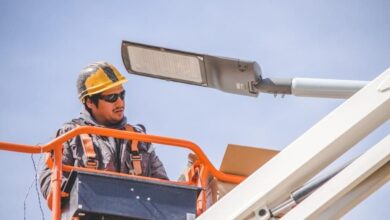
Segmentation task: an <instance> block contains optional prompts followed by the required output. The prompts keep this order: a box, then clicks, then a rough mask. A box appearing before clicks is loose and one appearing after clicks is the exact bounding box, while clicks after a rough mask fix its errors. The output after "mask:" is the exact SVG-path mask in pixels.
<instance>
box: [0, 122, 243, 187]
mask: <svg viewBox="0 0 390 220" xmlns="http://www.w3.org/2000/svg"><path fill="white" fill-rule="evenodd" d="M79 134H97V135H102V136H111V137H115V138H121V139H128V140H139V141H143V142H152V143H157V144H163V145H168V146H176V147H182V148H187V149H190V150H192V151H193V152H194V153H195V154H196V155H197V156H198V158H199V160H200V161H202V163H204V165H205V166H206V167H207V169H208V170H209V171H210V173H211V174H212V175H213V176H215V177H216V178H217V179H219V180H222V181H224V182H230V183H236V184H237V183H240V182H241V181H242V180H243V179H244V178H245V177H243V176H237V175H231V174H226V173H223V172H220V171H219V170H217V169H216V168H215V167H214V166H213V164H212V163H211V162H210V160H209V159H208V158H207V156H206V155H205V154H204V152H203V151H202V150H201V149H200V147H199V146H198V145H196V144H194V143H193V142H190V141H187V140H182V139H176V138H169V137H162V136H156V135H149V134H141V133H135V132H128V131H122V130H114V129H107V128H99V127H92V126H80V127H77V128H75V129H73V130H71V131H69V132H67V133H65V134H63V135H61V136H59V137H57V138H55V139H53V140H52V141H51V142H49V143H48V144H45V145H42V146H31V145H20V144H13V143H6V142H0V149H2V150H10V151H16V152H24V153H41V152H49V151H50V150H54V148H55V146H61V145H62V143H64V142H65V141H67V140H69V139H71V138H73V137H75V136H77V135H79Z"/></svg>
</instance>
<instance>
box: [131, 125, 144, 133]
mask: <svg viewBox="0 0 390 220" xmlns="http://www.w3.org/2000/svg"><path fill="white" fill-rule="evenodd" d="M131 126H132V127H133V128H134V130H135V131H136V132H139V133H146V128H145V126H144V125H143V124H136V125H131Z"/></svg>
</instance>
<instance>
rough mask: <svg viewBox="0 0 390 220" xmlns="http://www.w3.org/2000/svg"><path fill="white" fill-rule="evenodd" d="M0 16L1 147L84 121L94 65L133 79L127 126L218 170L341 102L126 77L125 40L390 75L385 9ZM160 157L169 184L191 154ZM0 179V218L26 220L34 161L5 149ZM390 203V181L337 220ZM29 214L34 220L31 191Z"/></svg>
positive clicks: (224, 6) (309, 4) (292, 71)
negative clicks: (173, 143) (177, 145)
mask: <svg viewBox="0 0 390 220" xmlns="http://www.w3.org/2000/svg"><path fill="white" fill-rule="evenodd" d="M0 8H1V9H2V13H1V14H0V33H1V35H0V66H1V67H2V68H1V72H0V74H1V81H0V100H1V102H2V105H1V106H2V107H1V108H0V141H8V142H16V143H25V144H43V143H47V142H48V141H49V140H50V138H51V137H52V136H53V134H54V133H55V131H56V130H57V129H58V128H59V127H60V126H61V124H62V123H64V122H66V121H68V120H69V119H71V118H73V117H76V116H77V115H78V113H79V112H80V110H81V105H80V103H79V102H78V100H77V93H76V87H75V81H76V77H77V74H78V72H79V71H80V70H81V69H82V68H83V67H84V66H86V65H87V64H89V63H91V62H95V61H98V60H107V61H108V62H111V63H113V64H114V65H116V66H117V67H118V69H119V70H120V71H121V72H122V73H123V74H126V77H127V78H128V79H129V82H128V83H127V84H126V85H125V88H126V90H127V94H128V95H127V99H126V105H127V108H126V114H127V117H128V120H129V122H130V123H134V124H135V123H143V124H144V125H145V126H146V127H147V129H148V133H151V134H156V135H163V136H171V137H178V138H183V139H188V140H191V141H193V142H195V143H197V144H198V145H199V146H201V147H202V149H203V150H204V151H205V153H206V154H207V155H208V156H209V158H210V159H211V161H212V162H213V163H214V165H215V166H216V167H219V164H220V162H221V160H222V156H223V153H224V151H225V148H226V145H227V144H229V143H232V144H241V145H248V146H257V147H267V148H273V149H279V150H281V149H283V148H284V147H285V146H287V145H288V144H289V143H290V142H292V141H293V140H295V139H296V138H298V137H299V136H300V135H301V134H303V133H304V132H305V131H306V130H307V129H309V128H310V127H311V126H313V125H314V124H315V123H316V122H317V121H318V120H320V119H321V118H322V117H324V116H325V115H327V114H328V113H329V112H331V111H332V110H333V109H334V108H335V107H337V106H338V105H340V104H341V103H342V100H331V99H316V98H302V97H291V96H290V97H289V96H286V97H284V98H281V97H276V98H274V97H273V96H272V95H266V94H261V95H260V96H259V97H258V98H250V97H244V96H236V95H232V94H227V93H222V92H220V91H217V90H213V89H204V88H200V87H195V86H189V85H184V84H177V83H172V82H165V81H160V80H155V79H148V78H144V77H140V76H133V75H128V74H127V73H126V71H125V69H124V66H123V64H122V60H121V55H120V45H121V41H122V40H128V41H134V42H140V43H145V44H152V45H158V46H162V47H168V48H174V49H179V50H186V51H193V52H197V53H206V54H212V55H219V56H225V57H232V58H240V59H244V60H254V61H257V62H258V63H259V64H260V66H261V67H262V71H263V75H264V76H265V77H317V78H336V79H356V80H372V79H373V78H375V77H376V76H377V75H379V74H380V73H381V72H383V71H384V70H385V69H387V68H389V67H390V63H389V61H390V53H389V51H390V41H389V39H390V22H389V21H390V14H389V13H388V12H389V11H390V3H389V2H388V1H380V0H358V1H352V0H346V1H335V0H331V1H309V0H306V1H294V2H292V1H291V2H282V1H255V0H253V1H212V2H211V1H203V0H200V1H119V0H112V1H91V0H83V1H76V0H68V1H48V0H45V1H41V0H39V1H21V0H13V1H11V0H2V1H1V2H0ZM362 104H364V103H362ZM389 128H390V125H389V122H387V123H385V124H384V125H383V126H381V127H380V128H379V129H378V130H376V131H375V132H374V133H373V134H371V135H370V136H368V137H367V138H365V139H364V140H363V141H361V142H360V143H359V144H358V145H357V146H356V147H355V148H354V149H353V150H351V151H350V152H348V153H347V155H345V156H343V158H341V161H339V163H342V161H344V160H347V159H348V158H350V157H354V156H357V155H359V154H360V153H362V152H364V150H366V149H368V148H369V147H371V146H373V145H374V144H375V143H377V142H378V141H379V140H381V139H382V138H383V137H384V136H386V135H387V134H388V133H389V130H390V129H389ZM157 152H158V154H159V155H160V157H161V159H162V160H163V162H164V164H165V166H166V168H167V170H168V173H169V176H170V177H171V178H172V179H175V178H176V177H177V176H178V173H179V172H180V171H181V170H182V169H183V168H184V166H185V164H186V154H187V153H188V152H187V151H184V150H171V149H170V148H167V147H164V146H157ZM38 157H39V156H35V158H36V160H37V159H38ZM0 175H1V179H2V181H1V183H0V186H1V187H0V195H2V198H3V199H2V200H0V219H10V218H12V219H22V218H23V201H24V198H25V196H26V193H27V190H28V188H29V186H30V183H31V182H32V181H33V178H34V170H33V166H32V161H31V159H30V155H27V154H25V155H24V154H16V153H11V152H4V151H1V152H0ZM389 198H390V188H389V185H388V184H387V185H385V186H384V187H383V188H382V189H381V190H380V191H378V192H377V193H375V194H374V195H372V196H371V197H370V198H369V199H368V200H366V201H365V202H363V203H362V204H361V205H359V206H358V207H357V208H355V209H354V210H352V212H351V213H349V214H348V215H347V216H345V217H344V218H345V219H367V218H379V219H388V218H390V215H389V212H388V211H387V210H386V208H387V205H386V204H389V203H390V199H389ZM43 208H44V209H45V210H44V212H45V215H46V219H49V216H50V214H49V212H48V211H47V208H46V205H45V204H44V205H43ZM26 216H27V219H41V214H40V211H39V206H38V203H37V197H36V193H35V191H34V190H33V191H32V192H31V194H30V196H29V197H28V199H27V209H26Z"/></svg>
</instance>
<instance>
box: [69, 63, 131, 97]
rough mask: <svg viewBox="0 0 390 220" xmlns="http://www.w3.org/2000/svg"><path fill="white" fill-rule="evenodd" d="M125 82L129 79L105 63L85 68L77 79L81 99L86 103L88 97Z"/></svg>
mask: <svg viewBox="0 0 390 220" xmlns="http://www.w3.org/2000/svg"><path fill="white" fill-rule="evenodd" d="M125 82H127V79H126V78H125V77H124V76H122V75H121V74H120V73H119V71H118V70H117V69H116V68H115V67H114V66H113V65H112V64H109V63H107V62H104V61H100V62H96V63H93V64H91V65H89V66H87V67H85V68H84V69H83V70H82V71H81V72H80V74H79V77H78V79H77V91H78V93H79V99H80V100H81V101H82V102H84V98H85V97H86V96H90V95H94V94H98V93H101V92H104V91H106V90H108V89H110V88H113V87H115V86H118V85H121V84H123V83H125Z"/></svg>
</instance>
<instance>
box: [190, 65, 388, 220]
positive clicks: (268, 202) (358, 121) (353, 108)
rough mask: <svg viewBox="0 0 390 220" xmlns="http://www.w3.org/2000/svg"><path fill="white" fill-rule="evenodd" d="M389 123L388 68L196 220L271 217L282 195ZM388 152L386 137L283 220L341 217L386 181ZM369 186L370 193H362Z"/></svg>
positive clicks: (284, 197) (283, 197)
mask: <svg viewBox="0 0 390 220" xmlns="http://www.w3.org/2000/svg"><path fill="white" fill-rule="evenodd" d="M389 118H390V69H387V70H386V71H385V72H383V73H382V74H381V75H379V76H378V77H377V78H376V79H374V80H373V81H371V82H370V83H368V84H367V85H366V86H365V87H364V88H362V89H361V90H360V91H358V92H357V93H356V94H355V95H353V96H352V97H351V98H349V99H348V100H346V101H345V102H344V103H343V104H341V105H340V106H339V107H338V108H336V109H335V110H334V111H332V112H331V113H329V114H328V115H327V116H325V117H324V118H323V119H322V120H320V121H319V122H318V123H317V124H316V125H314V126H313V127H312V128H311V129H309V130H308V131H306V132H305V133H304V134H303V135H302V136H300V137H299V138H298V139H296V140H295V141H294V142H292V143H291V144H290V145H288V146H287V147H286V148H285V149H284V150H282V151H281V152H280V153H279V154H278V155H276V156H275V157H274V158H272V159H271V160H270V161H269V162H268V163H266V164H265V165H264V166H262V167H260V168H259V169H258V170H257V171H255V172H254V173H253V174H252V175H251V176H249V177H248V178H246V179H245V180H244V181H243V182H242V183H241V184H239V185H238V186H237V187H236V188H234V189H233V190H232V191H231V192H230V193H229V194H227V195H226V196H225V197H223V198H222V199H221V200H220V201H219V202H217V203H216V204H214V205H213V206H211V207H210V208H209V209H208V210H207V211H206V212H204V213H203V214H202V215H201V216H200V217H199V218H198V219H200V220H202V219H246V220H247V219H270V218H272V215H271V213H270V211H269V210H270V208H271V207H273V206H276V205H277V204H280V203H281V202H282V201H284V200H285V199H286V195H289V194H290V192H292V191H293V190H294V189H296V188H298V186H300V185H303V184H304V183H305V182H307V181H308V180H309V179H310V178H312V177H313V176H314V175H315V174H317V173H318V172H319V171H321V170H322V169H323V168H324V167H326V166H327V165H329V164H330V163H331V162H333V161H334V160H335V159H337V158H338V157H339V156H340V155H342V154H343V153H344V152H346V151H347V150H348V149H350V148H351V147H352V146H354V145H355V144H356V143H357V142H359V141H360V140H361V139H363V138H364V137H365V136H367V135H368V134H369V133H370V132H372V131H373V130H374V129H376V128H377V127H378V126H380V125H381V124H382V123H384V122H386V121H387V120H388V119H389ZM386 147H387V149H386ZM389 147H390V137H389V136H388V137H386V138H384V139H383V140H382V141H381V142H380V143H378V144H377V145H376V146H374V147H373V148H372V149H370V150H369V151H367V152H366V153H365V154H363V155H362V156H361V157H359V158H358V159H357V160H356V161H354V162H353V163H351V164H350V165H349V166H348V167H346V169H345V170H343V171H341V172H340V173H339V174H337V175H336V176H335V177H334V178H333V179H331V180H330V181H329V182H328V183H326V184H324V185H323V186H322V187H321V188H320V189H319V190H318V191H316V192H314V193H313V194H312V195H310V196H309V197H308V198H306V201H304V202H302V203H301V204H299V205H298V206H297V207H295V208H294V209H295V210H294V209H293V210H292V211H290V212H291V213H290V212H289V213H287V215H285V216H284V217H285V219H297V218H299V219H303V218H305V219H306V218H308V219H317V218H320V217H324V218H326V217H327V216H339V215H341V214H343V213H345V212H346V211H348V210H349V209H351V208H352V207H353V206H355V205H356V204H357V203H358V202H360V201H361V200H362V199H364V198H365V197H367V196H368V195H369V194H371V193H372V192H373V191H375V190H376V189H378V188H379V187H380V186H381V185H383V184H384V183H386V182H387V181H388V179H389V174H388V172H387V174H386V175H380V174H383V173H386V171H388V170H389V158H390V155H389ZM367 161H370V162H367ZM368 186H372V187H373V188H372V189H371V188H370V190H366V191H365V190H364V189H367V188H368ZM335 188H337V190H335ZM338 205H340V206H343V207H342V208H340V207H338ZM351 206H352V207H351ZM297 216H299V217H297Z"/></svg>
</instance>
